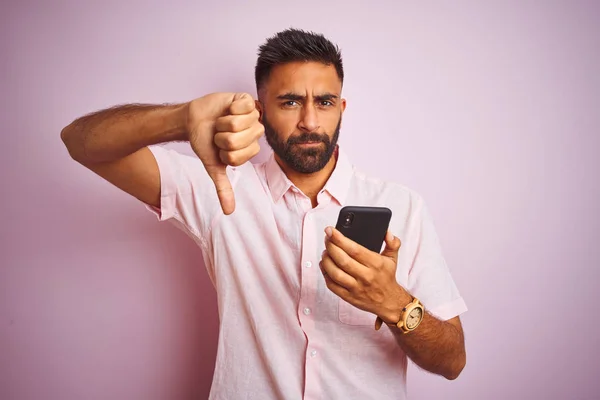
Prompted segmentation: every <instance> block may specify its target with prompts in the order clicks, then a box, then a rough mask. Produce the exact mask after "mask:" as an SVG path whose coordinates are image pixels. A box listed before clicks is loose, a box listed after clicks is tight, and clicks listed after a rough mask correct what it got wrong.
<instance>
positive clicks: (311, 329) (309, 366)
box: [298, 198, 322, 400]
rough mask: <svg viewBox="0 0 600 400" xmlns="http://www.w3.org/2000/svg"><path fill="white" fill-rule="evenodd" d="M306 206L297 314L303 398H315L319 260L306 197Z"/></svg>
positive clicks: (318, 352)
mask: <svg viewBox="0 0 600 400" xmlns="http://www.w3.org/2000/svg"><path fill="white" fill-rule="evenodd" d="M303 200H305V201H303V203H306V202H307V205H308V207H302V208H303V209H305V210H308V211H306V212H305V214H304V218H303V223H302V257H301V260H300V265H301V271H302V272H301V289H300V302H299V305H298V316H299V319H300V323H301V325H302V329H303V330H304V334H305V335H306V339H307V346H306V355H305V368H304V371H305V380H304V399H307V400H311V399H318V398H319V397H320V393H321V388H320V379H319V370H320V359H321V356H322V354H321V351H322V349H321V348H320V346H319V341H318V337H317V331H316V329H315V317H316V313H318V312H319V310H317V309H316V307H315V306H316V298H317V296H316V294H317V293H316V292H317V280H318V277H319V275H318V274H319V273H320V269H319V260H318V259H317V258H316V256H317V236H316V227H315V215H314V210H312V207H311V206H310V200H309V199H308V198H305V199H303Z"/></svg>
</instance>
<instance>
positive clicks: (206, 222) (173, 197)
mask: <svg viewBox="0 0 600 400" xmlns="http://www.w3.org/2000/svg"><path fill="white" fill-rule="evenodd" d="M149 149H150V151H151V152H152V154H153V155H154V158H155V159H156V162H157V164H158V169H159V172H160V208H156V207H153V206H151V205H147V204H146V208H147V209H148V210H149V211H150V212H152V213H153V214H154V215H156V217H157V218H158V220H159V221H170V222H172V223H174V224H175V225H176V226H177V227H178V228H180V229H182V230H184V231H185V232H186V233H187V234H188V235H191V236H192V238H193V239H195V240H197V241H198V240H199V241H201V242H204V240H205V238H206V237H207V234H208V231H209V230H210V223H211V221H212V219H213V217H214V216H216V215H217V213H218V212H219V211H220V210H221V205H220V203H219V198H218V196H217V193H216V189H215V187H214V183H213V181H212V179H210V176H209V175H208V173H207V172H206V170H205V169H204V165H203V164H202V162H201V161H200V159H198V158H197V157H193V156H188V155H185V154H182V153H179V152H177V151H175V150H173V149H168V148H166V147H163V146H161V145H154V146H150V147H149Z"/></svg>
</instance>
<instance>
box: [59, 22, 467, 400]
mask: <svg viewBox="0 0 600 400" xmlns="http://www.w3.org/2000/svg"><path fill="white" fill-rule="evenodd" d="M255 72H256V85H257V91H258V100H257V101H254V100H253V99H252V97H251V96H250V95H248V94H234V93H213V94H209V95H207V96H204V97H201V98H198V99H196V100H193V101H191V102H189V103H186V104H178V105H166V106H159V105H126V106H120V107H114V108H110V109H107V110H103V111H100V112H96V113H93V114H90V115H87V116H84V117H81V118H79V119H77V120H76V121H74V122H72V123H71V124H70V125H69V126H67V127H65V128H64V129H63V131H62V133H61V137H62V139H63V141H64V143H65V145H66V146H67V148H68V150H69V153H70V154H71V156H72V157H73V158H74V159H75V160H76V161H78V162H79V163H80V164H82V165H84V166H85V167H87V168H89V169H90V170H92V171H93V172H95V173H96V174H98V175H99V176H101V177H103V178H104V179H106V180H108V181H109V182H111V183H113V184H114V185H116V186H117V187H119V188H121V189H122V190H124V191H125V192H127V193H129V194H131V195H132V196H135V197H136V198H138V199H139V200H141V201H142V202H144V203H146V205H147V207H148V208H149V209H150V210H151V211H152V212H154V213H155V214H156V215H157V216H158V218H159V219H160V220H162V221H166V220H169V221H172V222H173V223H175V224H176V225H178V226H179V227H180V228H182V229H183V230H185V231H186V232H187V233H188V234H189V235H190V236H191V237H192V238H193V239H194V240H195V241H196V243H198V245H199V246H200V247H201V248H202V252H203V255H204V261H205V263H206V266H207V269H208V272H209V275H210V278H211V280H212V282H213V284H214V285H215V288H216V292H217V296H218V305H219V317H220V333H219V344H218V353H217V362H216V368H215V374H214V378H213V384H212V389H211V396H210V398H211V399H228V400H231V399H261V400H268V399H302V398H303V399H360V400H364V399H370V398H373V399H375V398H386V399H387V398H395V399H402V398H404V397H405V396H406V368H407V356H408V357H409V358H410V359H412V360H413V361H414V362H415V363H416V364H417V365H419V366H420V367H421V368H423V369H426V370H428V371H431V372H433V373H436V374H440V375H442V376H444V377H446V378H447V379H455V378H456V377H458V375H459V374H460V372H461V370H462V369H463V367H464V365H465V360H466V355H465V348H464V339H463V332H462V328H461V324H460V321H459V317H458V316H459V314H461V313H463V312H464V311H466V306H465V303H464V301H463V300H462V298H461V296H460V294H459V292H458V290H457V288H456V286H455V284H454V282H453V280H452V277H451V275H450V272H449V270H448V268H447V266H446V264H445V262H444V258H443V256H442V253H441V250H440V247H439V244H438V240H437V237H436V233H435V230H434V227H433V225H432V222H431V218H430V216H429V214H428V212H427V209H426V207H425V205H424V203H423V200H422V198H421V197H419V195H418V194H416V193H415V192H413V191H411V190H409V189H407V188H405V187H403V186H400V185H397V184H393V183H387V182H382V181H380V180H377V179H373V178H370V177H367V176H365V175H363V174H362V173H360V172H359V171H357V170H356V169H354V167H353V166H352V164H351V163H350V161H349V159H348V157H347V156H346V155H345V154H344V152H343V151H342V150H341V149H340V148H339V147H338V145H337V140H338V135H339V131H340V124H341V120H342V114H343V112H344V109H345V107H346V100H345V99H343V98H342V83H343V78H344V73H343V67H342V59H341V54H340V51H339V49H338V48H337V46H335V45H333V44H332V43H331V42H330V41H329V40H327V39H326V38H324V37H323V36H322V35H319V34H315V33H309V32H304V31H301V30H295V29H288V30H285V31H283V32H280V33H278V34H277V35H275V36H273V37H272V38H270V39H268V40H267V41H266V43H265V44H264V45H262V46H261V47H260V53H259V57H258V62H257V65H256V70H255ZM263 133H264V134H265V135H266V138H267V141H268V143H269V145H270V146H271V147H272V149H273V154H272V155H271V157H270V159H269V160H268V161H267V162H265V163H262V164H257V165H253V164H252V163H250V162H248V161H249V160H250V159H251V158H252V157H253V156H254V155H256V154H257V153H258V151H259V145H258V139H259V138H260V136H261V135H262V134H263ZM181 140H184V141H189V143H190V145H191V147H192V149H193V150H194V152H195V153H196V154H197V155H198V157H197V158H196V157H190V156H185V155H182V154H179V153H177V152H175V151H173V150H169V149H166V148H164V147H162V146H157V145H158V144H160V143H166V142H171V141H181ZM344 205H372V206H385V207H388V208H390V209H391V210H392V212H393V217H392V221H391V223H390V232H388V236H387V237H386V240H385V248H384V250H383V251H382V252H381V254H378V253H375V252H371V251H369V250H367V249H365V248H363V247H361V246H359V245H358V244H357V243H354V242H352V241H351V240H349V239H347V238H345V237H344V236H343V235H342V234H341V233H340V232H339V231H337V230H335V229H332V227H331V225H332V224H334V223H335V221H336V220H337V216H338V213H339V211H340V209H341V207H342V206H344ZM400 238H401V239H402V248H401V249H400V245H401V243H400ZM419 301H420V302H419ZM421 305H422V306H424V308H425V311H424V312H423V309H422V308H421V307H422V306H421ZM382 322H384V323H385V324H384V326H383V328H381V329H378V328H380V327H381V323H382Z"/></svg>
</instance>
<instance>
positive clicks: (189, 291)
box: [0, 0, 600, 400]
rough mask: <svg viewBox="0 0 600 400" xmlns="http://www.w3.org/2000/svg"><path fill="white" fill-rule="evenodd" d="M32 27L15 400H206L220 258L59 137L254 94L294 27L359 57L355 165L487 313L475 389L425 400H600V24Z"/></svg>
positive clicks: (390, 20)
mask: <svg viewBox="0 0 600 400" xmlns="http://www.w3.org/2000/svg"><path fill="white" fill-rule="evenodd" d="M12 3H13V4H7V3H2V5H1V6H0V15H1V19H2V20H1V24H0V30H1V36H0V45H1V47H0V50H1V60H2V61H1V63H0V72H1V78H2V81H1V94H0V100H1V103H0V116H1V125H0V129H1V130H2V136H1V145H0V160H1V162H2V168H1V169H0V173H1V179H2V181H1V186H0V188H1V189H0V190H1V193H2V194H1V199H2V207H1V208H0V218H1V219H0V221H1V222H0V233H1V249H0V250H1V251H0V266H1V267H0V398H1V399H3V400H27V399H44V400H71V399H72V400H80V399H81V400H83V399H90V400H96V399H97V400H106V399H111V400H132V399H133V400H137V399H145V400H163V399H165V400H166V399H203V398H206V397H207V394H208V391H209V387H210V382H211V376H212V369H213V363H214V358H215V345H216V338H217V337H216V334H217V314H216V302H215V295H214V291H213V288H212V286H211V285H210V283H209V280H208V278H207V275H206V273H205V269H204V266H203V264H202V261H201V257H200V251H199V249H198V248H196V247H195V245H194V243H193V242H192V241H191V240H189V239H188V238H187V236H185V235H184V234H183V233H182V232H180V231H178V230H177V229H175V228H173V227H171V226H170V225H167V224H164V225H160V224H159V223H158V222H157V221H156V220H155V218H154V217H152V216H151V215H150V214H149V213H148V212H147V211H145V210H144V209H143V207H142V205H141V204H139V203H138V202H137V200H135V199H133V198H132V197H129V196H128V195H126V194H123V193H121V192H119V191H118V190H117V189H114V188H112V187H111V186H110V185H109V184H108V183H106V182H104V181H102V180H101V179H100V178H97V177H96V176H94V175H93V174H92V173H91V172H89V171H87V170H85V169H83V168H82V167H79V166H78V165H76V164H75V163H74V162H73V161H71V160H70V158H69V157H68V154H67V152H66V150H65V149H64V148H63V145H62V143H61V141H60V139H59V133H60V130H61V128H62V127H63V126H65V125H66V124H68V123H69V122H70V121H71V120H73V119H74V118H76V117H78V116H80V115H82V114H84V113H87V112H89V111H93V110H97V109H100V108H104V107H108V106H111V105H114V104H118V103H126V102H176V101H184V100H190V99H192V98H194V97H197V96H201V95H203V94H206V93H208V92H212V91H249V92H250V93H253V94H254V93H255V92H254V84H253V67H254V62H255V57H256V48H257V46H258V45H259V44H260V43H261V42H262V41H263V40H264V39H265V38H266V37H267V36H269V35H271V34H273V33H275V32H276V31H278V30H280V29H284V28H287V27H289V26H294V27H299V28H305V29H311V30H316V31H320V32H323V33H325V34H326V35H327V36H329V37H330V38H331V39H333V40H334V41H336V42H337V43H339V44H340V46H341V47H342V49H343V52H344V59H345V68H346V77H347V78H346V83H345V88H344V94H345V96H346V97H347V99H348V108H347V112H346V114H345V118H344V122H343V128H342V136H341V144H342V145H343V146H344V147H345V149H346V151H347V152H348V153H349V154H350V156H351V157H352V160H353V161H354V163H355V164H356V165H357V166H359V167H360V168H361V169H363V170H365V171H367V172H368V173H371V174H374V175H378V176H380V177H382V178H386V179H391V180H395V181H397V182H401V183H403V184H406V185H408V186H409V187H412V188H413V189H415V190H417V191H418V192H420V193H421V194H422V195H423V196H424V197H425V199H426V200H427V202H428V204H429V206H430V208H431V210H432V213H433V215H434V218H435V221H436V225H437V229H438V231H439V234H440V238H441V241H442V245H443V247H444V249H445V254H446V258H447V260H448V264H449V265H450V267H451V269H452V272H453V275H454V278H455V280H456V282H457V284H458V286H459V288H460V289H461V291H462V293H463V295H464V298H465V299H466V301H467V304H468V306H469V309H470V310H469V312H468V313H467V314H465V315H464V316H463V321H464V327H465V332H466V342H467V350H468V363H467V367H466V369H465V370H464V372H463V374H462V376H461V377H460V378H459V379H458V380H457V381H454V382H448V381H445V380H444V379H443V378H439V377H435V376H432V375H429V374H427V373H425V372H423V371H420V370H418V369H417V368H415V367H414V366H411V369H410V371H409V394H410V396H411V398H412V399H440V398H444V399H462V400H470V399H509V398H510V399H596V398H600V383H599V380H598V371H599V370H600V345H599V339H598V324H597V322H596V319H597V315H598V313H599V312H600V308H599V306H598V299H599V296H598V294H597V286H598V283H599V281H600V279H599V278H600V273H599V272H598V271H599V267H600V250H599V249H600V245H598V243H597V241H598V239H599V235H598V231H599V229H600V221H599V220H600V217H599V212H598V204H599V203H600V190H599V189H600V177H599V172H600V162H599V161H598V158H597V154H598V152H599V150H600V73H599V71H600V24H599V23H598V20H599V17H600V7H598V3H594V2H592V1H589V2H583V1H562V2H559V1H553V2H544V3H541V2H532V1H502V0H497V1H489V0H488V1H485V2H476V1H441V2H435V4H434V3H429V4H425V3H424V2H407V1H373V2H371V3H372V4H371V5H369V6H367V5H366V4H367V2H362V4H363V5H357V4H356V5H355V3H354V2H349V1H326V2H311V1H302V2H278V1H262V2H248V3H249V4H242V2H237V3H236V2H225V1H211V2H206V1H194V2H192V1H188V2H181V1H179V2H178V1H171V2H166V1H161V2H158V1H150V2H141V1H140V2H131V1H121V2H115V1H103V2H99V1H98V2H95V4H92V3H91V2H85V5H84V4H82V3H84V2H79V1H76V0H70V1H53V2H43V1H38V2H32V1H21V2H16V1H15V2H12ZM238 3H239V4H238ZM356 3H359V2H356ZM177 146H179V148H181V149H182V151H187V148H186V146H184V145H177ZM265 147H266V146H265ZM264 156H265V152H263V153H262V154H261V155H260V156H259V157H257V161H258V160H260V159H261V158H264Z"/></svg>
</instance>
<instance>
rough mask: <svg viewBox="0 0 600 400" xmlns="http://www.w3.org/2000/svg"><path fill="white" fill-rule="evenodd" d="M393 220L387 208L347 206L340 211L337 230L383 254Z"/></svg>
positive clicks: (390, 211)
mask: <svg viewBox="0 0 600 400" xmlns="http://www.w3.org/2000/svg"><path fill="white" fill-rule="evenodd" d="M391 219H392V210H390V209H389V208H387V207H367V206H346V207H343V208H342V209H341V210H340V214H339V216H338V220H337V224H336V226H335V229H337V230H338V231H340V232H342V234H344V236H346V237H347V238H349V239H351V240H353V241H355V242H356V243H358V244H360V245H361V246H363V247H366V248H367V249H369V250H371V251H374V252H376V253H380V252H381V247H382V246H383V242H384V241H385V235H386V233H387V230H388V227H389V225H390V220H391Z"/></svg>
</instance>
